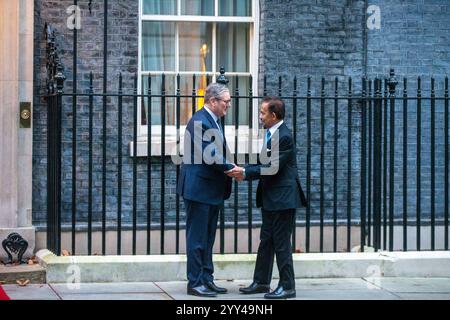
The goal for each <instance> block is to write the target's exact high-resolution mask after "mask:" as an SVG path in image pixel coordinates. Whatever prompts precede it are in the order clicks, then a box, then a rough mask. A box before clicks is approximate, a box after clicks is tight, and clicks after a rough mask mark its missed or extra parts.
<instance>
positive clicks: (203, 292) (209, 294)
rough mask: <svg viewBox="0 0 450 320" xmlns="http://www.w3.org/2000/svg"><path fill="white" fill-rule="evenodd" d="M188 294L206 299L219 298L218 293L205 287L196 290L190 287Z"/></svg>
mask: <svg viewBox="0 0 450 320" xmlns="http://www.w3.org/2000/svg"><path fill="white" fill-rule="evenodd" d="M187 294H189V295H191V296H197V297H206V298H213V297H216V296H217V293H215V292H214V291H212V290H210V289H209V288H207V287H205V286H198V287H195V288H189V287H188V289H187Z"/></svg>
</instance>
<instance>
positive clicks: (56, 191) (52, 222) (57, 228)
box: [47, 59, 66, 254]
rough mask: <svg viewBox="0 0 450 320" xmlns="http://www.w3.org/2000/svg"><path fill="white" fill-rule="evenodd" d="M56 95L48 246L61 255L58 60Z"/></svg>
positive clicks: (60, 79) (51, 138)
mask: <svg viewBox="0 0 450 320" xmlns="http://www.w3.org/2000/svg"><path fill="white" fill-rule="evenodd" d="M56 68H57V73H56V75H55V77H54V80H55V81H56V95H52V96H50V99H49V100H48V101H49V104H48V132H47V133H48V138H47V139H48V146H49V149H48V160H47V161H48V162H47V163H48V173H49V177H48V181H47V214H48V218H47V219H48V220H47V221H48V227H49V229H50V230H47V244H48V247H49V249H50V250H52V251H53V252H54V253H55V254H60V253H61V129H62V119H61V118H62V95H63V93H64V81H65V80H66V77H65V76H64V74H63V67H62V65H61V63H60V61H59V59H58V60H57V66H56Z"/></svg>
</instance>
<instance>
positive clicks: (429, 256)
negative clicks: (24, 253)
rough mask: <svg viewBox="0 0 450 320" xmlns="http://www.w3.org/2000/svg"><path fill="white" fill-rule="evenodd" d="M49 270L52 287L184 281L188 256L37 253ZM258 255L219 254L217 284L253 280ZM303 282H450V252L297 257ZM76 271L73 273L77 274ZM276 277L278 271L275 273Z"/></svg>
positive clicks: (295, 260) (47, 271) (299, 275)
mask: <svg viewBox="0 0 450 320" xmlns="http://www.w3.org/2000/svg"><path fill="white" fill-rule="evenodd" d="M36 257H37V260H38V261H39V264H40V265H41V266H43V267H44V268H46V277H47V282H48V283H64V282H66V281H67V277H68V275H67V273H68V271H70V269H68V268H69V267H71V266H77V267H78V268H79V269H78V270H79V276H81V279H80V281H81V282H82V283H96V282H97V283H110V282H153V281H155V282H164V281H184V280H185V278H186V257H185V256H184V255H179V256H176V255H165V256H63V257H57V256H56V255H54V254H53V253H52V252H50V251H48V250H41V251H39V252H37V254H36ZM255 258H256V255H255V254H237V255H232V254H230V255H214V258H213V260H214V265H215V276H216V279H217V280H230V279H237V278H239V279H250V278H251V277H252V275H253V271H254V263H255ZM293 258H294V259H293V260H294V268H295V269H296V276H298V277H300V278H361V277H377V276H378V277H380V276H381V277H441V278H442V277H443V278H447V277H450V252H448V251H447V252H444V251H441V252H437V251H435V252H376V253H369V252H366V253H326V254H316V253H308V254H295V255H294V257H293ZM72 271H73V270H72ZM273 275H274V278H277V275H278V272H277V270H276V268H274V274H273Z"/></svg>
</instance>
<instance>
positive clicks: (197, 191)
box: [177, 108, 233, 205]
mask: <svg viewBox="0 0 450 320" xmlns="http://www.w3.org/2000/svg"><path fill="white" fill-rule="evenodd" d="M195 124H197V128H199V127H198V126H200V127H201V135H202V138H201V139H200V140H199V141H198V142H200V143H196V144H194V142H195V141H196V139H197V140H198V137H194V130H195V126H194V125H195ZM211 129H212V130H215V131H213V132H214V133H215V134H216V137H220V138H219V139H220V140H218V142H217V143H216V144H215V143H214V141H215V138H214V137H213V138H210V137H208V135H205V133H206V132H207V131H208V130H211ZM198 131H199V130H198V129H197V131H196V132H198ZM209 132H211V131H209ZM222 132H223V130H222ZM215 145H220V149H222V150H221V151H220V152H218V153H217V155H218V156H217V157H218V158H220V160H219V161H216V163H210V162H208V161H205V160H204V159H203V157H202V162H201V163H199V164H195V162H194V161H195V160H196V159H195V156H194V153H195V152H198V153H201V155H203V152H205V149H206V152H207V153H209V154H211V155H213V156H214V155H215V152H216V151H215V150H217V148H215ZM227 150H228V147H227V142H226V139H225V137H223V140H222V135H221V134H220V131H219V129H217V125H216V124H215V122H214V119H213V118H212V117H211V115H210V114H209V113H208V112H207V111H206V110H205V109H204V108H203V109H201V110H199V111H197V112H196V113H195V114H194V115H193V117H192V118H191V120H189V122H188V125H187V127H186V132H185V139H184V152H185V155H184V160H183V164H182V165H181V172H180V178H179V181H178V185H177V193H178V194H179V195H181V196H182V197H183V198H184V199H186V200H191V201H196V202H200V203H206V204H209V205H221V204H223V201H224V200H226V199H228V198H229V197H230V195H231V185H232V179H231V178H229V177H228V176H227V175H226V174H225V173H224V172H225V171H228V170H231V169H233V165H232V164H231V162H228V161H227V160H226V156H225V155H226V154H229V152H227ZM186 160H188V161H186ZM186 162H189V163H186Z"/></svg>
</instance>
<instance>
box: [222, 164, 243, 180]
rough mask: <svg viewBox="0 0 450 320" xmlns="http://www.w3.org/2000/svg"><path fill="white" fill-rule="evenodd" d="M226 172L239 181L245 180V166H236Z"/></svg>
mask: <svg viewBox="0 0 450 320" xmlns="http://www.w3.org/2000/svg"><path fill="white" fill-rule="evenodd" d="M225 174H226V175H227V176H229V177H230V178H233V179H235V180H236V181H238V182H241V181H244V178H245V177H244V168H241V167H238V166H236V165H235V166H234V168H233V169H231V170H229V171H226V172H225Z"/></svg>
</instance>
